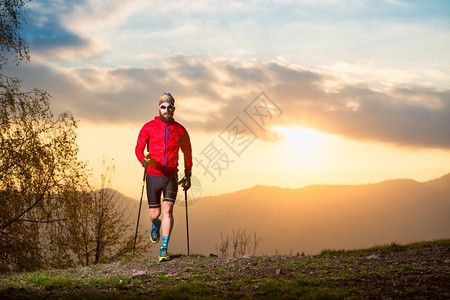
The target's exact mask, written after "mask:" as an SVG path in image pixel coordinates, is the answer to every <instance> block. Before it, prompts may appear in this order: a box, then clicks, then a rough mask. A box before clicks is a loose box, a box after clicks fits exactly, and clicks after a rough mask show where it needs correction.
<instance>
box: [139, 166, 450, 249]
mask: <svg viewBox="0 0 450 300" xmlns="http://www.w3.org/2000/svg"><path fill="white" fill-rule="evenodd" d="M133 201H134V200H133ZM178 201H184V199H179V200H178ZM132 203H133V202H132ZM145 203H146V201H144V205H143V211H142V214H141V225H142V226H144V227H146V228H149V227H148V226H150V225H149V221H148V212H147V205H145ZM134 207H135V209H137V204H136V202H134ZM136 214H137V210H136ZM175 218H176V225H175V228H174V231H173V233H172V238H171V242H170V244H171V248H170V251H171V252H174V253H185V252H186V228H185V211H184V206H180V205H177V206H176V207H175ZM233 229H234V230H241V231H242V230H244V229H245V230H246V233H247V234H251V236H252V241H251V243H250V245H249V246H250V247H253V235H254V233H256V235H257V236H258V237H259V238H260V241H259V243H258V244H257V247H256V254H268V255H272V254H276V253H279V254H290V253H291V254H296V253H298V252H299V253H302V252H304V253H305V254H314V253H318V252H320V251H321V250H323V249H354V248H362V247H371V246H374V245H381V244H388V243H392V242H396V243H410V242H416V241H423V240H433V239H440V238H450V174H448V175H445V176H443V177H441V178H437V179H434V180H430V181H427V182H417V181H414V180H410V179H397V180H389V181H384V182H380V183H375V184H363V185H311V186H307V187H304V188H300V189H286V188H279V187H268V186H254V187H252V188H249V189H246V190H242V191H238V192H235V193H230V194H224V195H220V196H211V197H204V198H201V199H199V200H198V201H197V202H196V203H195V204H194V205H192V206H189V231H190V249H191V253H199V254H206V255H207V254H209V253H217V251H216V245H219V244H220V241H221V234H222V235H223V237H226V236H227V235H229V236H231V235H232V231H233ZM252 251H253V250H252Z"/></svg>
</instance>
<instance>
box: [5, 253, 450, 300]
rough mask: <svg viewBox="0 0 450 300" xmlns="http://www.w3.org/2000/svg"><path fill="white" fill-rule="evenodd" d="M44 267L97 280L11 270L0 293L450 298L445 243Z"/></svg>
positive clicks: (449, 264)
mask: <svg viewBox="0 0 450 300" xmlns="http://www.w3.org/2000/svg"><path fill="white" fill-rule="evenodd" d="M48 272H49V273H50V274H53V275H54V276H58V277H64V278H67V279H73V280H74V282H83V281H86V280H88V279H89V278H95V279H97V280H99V281H98V282H99V283H97V284H89V285H85V284H83V285H80V284H72V285H68V286H65V287H62V288H60V287H58V286H51V287H48V286H47V287H42V286H41V287H39V286H31V287H30V286H29V285H24V286H20V285H9V286H6V285H2V283H5V282H7V281H8V280H10V281H11V280H13V278H17V276H18V275H17V274H15V275H14V274H10V275H2V276H0V298H8V299H19V298H21V299H25V298H30V299H31V298H71V297H76V298H77V299H87V298H98V297H100V298H116V297H117V298H133V299H135V298H140V297H149V296H152V297H156V298H159V297H161V298H167V295H172V296H171V297H173V298H179V297H182V298H215V297H217V298H218V297H225V298H266V299H269V298H270V299H272V298H356V299H359V298H370V299H371V298H374V299H379V298H405V299H406V298H407V299H419V298H420V299H424V298H425V299H450V245H448V244H447V245H430V246H425V247H420V248H402V249H389V250H384V251H383V250H374V251H372V252H364V253H358V252H345V251H343V252H339V251H334V252H333V251H330V252H328V253H327V252H323V253H322V254H321V255H317V256H252V255H245V256H242V257H239V258H218V257H204V256H173V257H172V259H171V260H170V261H167V262H162V263H159V262H157V261H156V260H141V261H131V262H126V261H122V262H117V263H112V264H104V265H96V266H90V267H84V268H78V269H72V270H53V271H48ZM112 278H117V281H116V282H115V283H114V284H113V283H112V282H111V280H108V279H112ZM100 279H104V280H105V281H104V282H105V283H101V282H100ZM14 280H17V279H14ZM183 287H185V289H183ZM83 295H84V296H83ZM169 298H170V297H169Z"/></svg>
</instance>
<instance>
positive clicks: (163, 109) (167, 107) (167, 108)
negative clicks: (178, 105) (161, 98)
mask: <svg viewBox="0 0 450 300" xmlns="http://www.w3.org/2000/svg"><path fill="white" fill-rule="evenodd" d="M174 112H175V107H174V106H173V105H172V104H170V102H163V103H161V104H160V105H159V117H160V118H161V120H163V121H164V122H171V121H172V120H173V114H174Z"/></svg>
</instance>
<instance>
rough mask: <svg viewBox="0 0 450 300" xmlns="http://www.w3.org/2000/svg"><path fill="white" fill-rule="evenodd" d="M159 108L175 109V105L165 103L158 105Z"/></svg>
mask: <svg viewBox="0 0 450 300" xmlns="http://www.w3.org/2000/svg"><path fill="white" fill-rule="evenodd" d="M159 108H161V109H166V108H167V109H168V110H174V109H175V106H173V105H168V106H166V105H161V106H159Z"/></svg>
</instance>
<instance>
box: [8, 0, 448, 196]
mask: <svg viewBox="0 0 450 300" xmlns="http://www.w3.org/2000/svg"><path fill="white" fill-rule="evenodd" d="M29 8H30V11H29V13H28V22H27V24H26V25H25V26H24V27H23V35H24V37H25V38H26V40H27V41H28V43H29V45H30V51H31V61H30V62H28V63H21V64H19V65H18V66H16V65H14V64H11V65H9V66H8V67H7V68H5V70H4V71H5V72H4V73H6V74H10V75H14V76H17V77H19V78H21V79H22V81H23V83H22V86H23V87H24V88H25V89H31V88H34V87H38V88H40V89H43V90H45V91H47V92H48V93H50V95H51V107H52V111H53V112H54V113H56V114H57V113H61V112H64V111H70V112H71V113H72V114H73V115H74V116H75V119H76V120H77V121H78V125H79V129H78V144H79V146H80V160H83V161H86V162H88V164H89V166H90V168H92V169H93V172H94V175H95V174H97V175H98V174H99V172H101V170H102V162H103V160H106V161H107V162H109V161H113V163H114V164H115V167H116V168H115V169H116V173H115V174H114V176H113V184H112V185H113V186H112V187H113V188H115V189H117V190H118V191H119V192H121V193H123V194H124V195H126V196H129V197H132V198H139V196H140V188H141V181H142V172H143V170H142V167H141V165H140V163H139V162H138V161H137V159H136V157H135V155H134V146H135V144H136V139H137V135H138V132H139V130H140V128H141V127H142V126H143V125H144V124H145V123H146V122H147V121H149V120H151V119H153V118H154V116H155V115H157V113H158V112H157V99H158V97H159V96H160V95H161V94H162V93H163V92H170V93H172V95H173V96H174V98H175V106H176V111H175V119H176V120H177V121H178V122H180V123H181V124H182V125H183V126H185V127H186V129H187V130H188V132H189V135H190V137H191V142H192V147H193V155H194V168H193V176H194V177H193V185H195V186H196V188H197V189H196V191H197V196H199V194H201V195H215V194H223V193H228V192H232V191H236V190H240V189H245V188H249V187H252V186H255V185H269V186H280V187H287V188H300V187H303V186H306V185H310V184H324V183H326V184H363V183H372V182H379V181H383V180H388V179H393V178H411V179H414V180H418V181H426V180H430V179H434V178H437V177H440V176H443V175H445V174H447V173H449V172H450V84H449V83H450V1H447V0H441V1H435V0H430V1H403V0H379V1H375V0H374V1H369V0H354V1H353V0H348V1H340V0H317V1H312V0H300V1H293V0H280V1H265V0H248V1H195V0H194V1H170V0H165V1H151V0H107V1H105V0H82V1H71V0H34V1H33V2H32V3H31V4H30V5H29ZM180 165H181V167H180V171H181V172H182V171H183V170H184V169H183V167H182V165H183V157H182V155H181V158H180Z"/></svg>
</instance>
